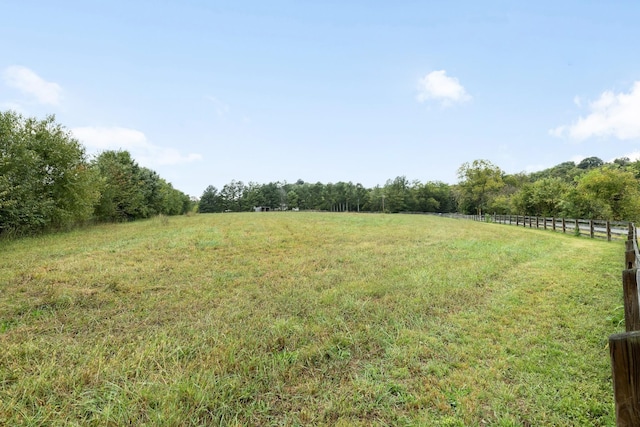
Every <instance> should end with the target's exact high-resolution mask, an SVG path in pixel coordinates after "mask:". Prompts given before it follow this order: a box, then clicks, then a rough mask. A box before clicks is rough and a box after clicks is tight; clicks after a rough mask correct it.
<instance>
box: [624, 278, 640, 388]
mask: <svg viewBox="0 0 640 427" xmlns="http://www.w3.org/2000/svg"><path fill="white" fill-rule="evenodd" d="M622 294H623V298H624V323H625V328H626V331H627V332H631V331H640V301H638V269H637V268H630V269H626V270H624V271H623V272H622ZM639 385H640V384H639Z"/></svg>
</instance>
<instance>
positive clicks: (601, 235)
mask: <svg viewBox="0 0 640 427" xmlns="http://www.w3.org/2000/svg"><path fill="white" fill-rule="evenodd" d="M439 215H441V216H446V217H450V218H461V219H471V220H474V221H483V222H494V223H497V224H507V225H514V226H519V227H527V228H538V229H544V230H550V231H556V232H561V233H570V234H575V235H580V236H588V237H591V238H592V239H607V240H609V241H611V240H622V239H626V238H627V236H628V234H629V225H630V223H629V222H627V221H605V220H598V219H574V218H554V217H543V216H527V215H462V214H439Z"/></svg>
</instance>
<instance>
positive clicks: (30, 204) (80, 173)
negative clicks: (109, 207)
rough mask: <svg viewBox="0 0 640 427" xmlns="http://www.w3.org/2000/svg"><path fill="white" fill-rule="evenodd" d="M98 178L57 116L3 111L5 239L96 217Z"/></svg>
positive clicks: (1, 211) (0, 197)
mask: <svg viewBox="0 0 640 427" xmlns="http://www.w3.org/2000/svg"><path fill="white" fill-rule="evenodd" d="M95 183H96V175H95V174H94V173H93V172H92V171H91V170H90V168H89V167H88V163H87V159H86V155H85V151H84V148H83V147H82V146H81V145H80V143H79V142H78V141H77V140H76V139H74V138H73V137H72V136H71V134H70V133H69V132H68V131H67V130H66V129H65V128H63V127H62V126H61V125H59V124H57V123H56V122H55V117H54V116H48V117H47V118H45V119H44V120H37V119H35V118H24V117H23V116H22V115H20V114H17V113H15V112H12V111H8V112H0V234H5V233H16V234H26V233H34V232H39V231H43V230H46V229H51V228H53V229H59V228H66V227H70V226H72V225H74V224H76V223H79V222H82V221H85V220H87V219H89V218H90V217H91V213H92V211H93V205H94V203H95V202H96V199H97V197H98V192H97V189H96V185H95Z"/></svg>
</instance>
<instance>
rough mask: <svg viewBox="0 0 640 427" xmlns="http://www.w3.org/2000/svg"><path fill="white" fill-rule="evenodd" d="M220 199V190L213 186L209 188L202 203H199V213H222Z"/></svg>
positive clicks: (202, 198)
mask: <svg viewBox="0 0 640 427" xmlns="http://www.w3.org/2000/svg"><path fill="white" fill-rule="evenodd" d="M219 204H220V198H219V196H218V189H217V188H216V187H214V186H213V185H210V186H208V187H207V188H206V189H205V190H204V192H203V193H202V196H201V197H200V203H198V212H200V213H213V212H220V210H221V208H220V207H219Z"/></svg>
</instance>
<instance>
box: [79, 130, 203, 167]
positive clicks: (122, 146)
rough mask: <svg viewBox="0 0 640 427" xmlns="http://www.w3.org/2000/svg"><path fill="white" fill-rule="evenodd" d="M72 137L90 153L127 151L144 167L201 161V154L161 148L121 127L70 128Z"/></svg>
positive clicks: (137, 133) (133, 131)
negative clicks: (185, 153)
mask: <svg viewBox="0 0 640 427" xmlns="http://www.w3.org/2000/svg"><path fill="white" fill-rule="evenodd" d="M71 132H72V133H73V135H74V136H75V137H76V138H77V139H78V140H79V141H80V142H81V143H83V144H84V145H85V147H87V151H89V152H92V153H97V152H100V151H104V150H127V151H129V152H130V153H131V155H132V156H133V158H134V159H135V160H136V161H137V162H138V163H139V164H140V165H143V166H148V167H154V166H164V165H176V164H181V163H190V162H194V161H198V160H201V159H202V156H201V155H200V154H195V153H190V154H187V155H184V154H182V153H180V151H179V150H177V149H175V148H170V147H159V146H157V145H154V144H152V143H150V142H149V141H147V137H146V136H145V134H144V133H142V132H140V131H139V130H135V129H127V128H121V127H77V128H73V129H71Z"/></svg>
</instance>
